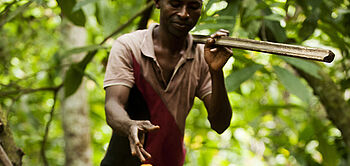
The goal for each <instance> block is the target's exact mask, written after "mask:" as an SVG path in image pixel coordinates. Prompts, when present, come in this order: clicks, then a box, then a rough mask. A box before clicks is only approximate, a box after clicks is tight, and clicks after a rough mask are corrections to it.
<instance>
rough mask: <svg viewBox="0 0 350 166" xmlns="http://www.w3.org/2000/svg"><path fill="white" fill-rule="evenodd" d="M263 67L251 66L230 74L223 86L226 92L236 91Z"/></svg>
mask: <svg viewBox="0 0 350 166" xmlns="http://www.w3.org/2000/svg"><path fill="white" fill-rule="evenodd" d="M262 67H263V65H259V64H253V65H251V66H249V67H246V68H243V69H241V70H239V71H236V72H233V73H231V74H230V75H229V76H227V78H226V79H225V84H226V88H227V91H228V92H232V91H234V90H236V89H237V88H238V87H239V86H240V85H241V84H242V83H243V82H244V81H246V80H248V79H249V78H250V77H252V76H253V75H254V73H255V72H256V71H257V70H259V69H261V68H262Z"/></svg>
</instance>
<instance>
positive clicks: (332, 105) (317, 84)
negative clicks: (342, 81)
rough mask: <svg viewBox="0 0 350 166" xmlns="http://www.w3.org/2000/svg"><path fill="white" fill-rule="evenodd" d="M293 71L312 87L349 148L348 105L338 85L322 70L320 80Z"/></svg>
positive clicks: (349, 106)
mask: <svg viewBox="0 0 350 166" xmlns="http://www.w3.org/2000/svg"><path fill="white" fill-rule="evenodd" d="M294 69H295V70H296V71H297V72H298V74H299V75H300V76H302V77H303V78H304V79H305V80H306V81H307V82H308V84H309V85H310V86H311V87H312V89H313V92H314V94H315V95H316V96H318V97H319V100H320V101H321V103H322V105H323V106H324V107H325V109H326V112H327V116H328V118H329V119H330V120H331V121H332V123H333V124H334V125H335V126H336V127H337V128H338V129H339V130H340V131H341V133H342V137H343V140H344V142H345V144H346V145H347V147H348V148H350V128H349V126H350V105H349V104H348V103H347V102H346V101H345V100H344V97H343V93H342V91H341V90H340V89H339V87H338V85H337V84H336V83H334V81H333V80H332V79H331V78H330V77H329V76H328V75H327V74H326V73H325V72H324V71H322V70H320V71H319V75H320V76H321V78H322V79H317V78H315V77H313V76H311V75H309V74H307V73H305V72H304V71H302V70H300V69H298V68H296V67H294Z"/></svg>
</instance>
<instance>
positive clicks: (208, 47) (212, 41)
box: [204, 38, 215, 49]
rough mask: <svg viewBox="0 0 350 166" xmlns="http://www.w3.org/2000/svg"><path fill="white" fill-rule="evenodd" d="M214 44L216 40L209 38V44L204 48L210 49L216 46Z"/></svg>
mask: <svg viewBox="0 0 350 166" xmlns="http://www.w3.org/2000/svg"><path fill="white" fill-rule="evenodd" d="M214 43H215V39H214V38H208V39H207V42H206V43H205V45H204V48H205V49H210V48H211V47H213V46H214Z"/></svg>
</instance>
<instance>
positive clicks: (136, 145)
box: [105, 85, 159, 162]
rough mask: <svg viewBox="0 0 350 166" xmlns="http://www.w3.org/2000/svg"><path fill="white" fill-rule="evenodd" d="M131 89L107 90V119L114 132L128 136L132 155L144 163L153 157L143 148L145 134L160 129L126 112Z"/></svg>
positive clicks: (116, 88) (124, 87)
mask: <svg viewBox="0 0 350 166" xmlns="http://www.w3.org/2000/svg"><path fill="white" fill-rule="evenodd" d="M129 94H130V88H128V87H126V86H123V85H114V86H109V87H107V88H106V101H105V110H106V119H107V124H108V125H109V126H110V127H111V128H112V129H113V131H114V132H116V133H117V134H120V135H124V136H127V137H128V139H129V142H130V150H131V153H132V155H134V156H137V157H138V158H139V159H140V160H141V161H142V162H144V161H145V160H146V159H145V157H144V156H146V158H150V157H151V155H150V154H149V153H148V152H146V150H145V149H144V148H143V144H144V138H145V134H146V133H147V132H149V131H153V130H157V129H159V126H154V125H152V124H151V122H150V121H148V120H145V121H136V120H132V119H130V117H129V115H128V114H127V112H126V111H125V105H126V103H127V101H128V98H129Z"/></svg>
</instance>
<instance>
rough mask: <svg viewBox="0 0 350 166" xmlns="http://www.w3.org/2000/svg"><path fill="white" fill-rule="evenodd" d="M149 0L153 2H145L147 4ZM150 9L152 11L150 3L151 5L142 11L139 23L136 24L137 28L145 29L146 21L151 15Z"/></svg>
mask: <svg viewBox="0 0 350 166" xmlns="http://www.w3.org/2000/svg"><path fill="white" fill-rule="evenodd" d="M150 1H152V2H153V0H147V1H146V3H147V4H148V3H149V2H150ZM152 11H153V5H152V7H150V8H148V9H147V10H146V11H144V12H143V15H142V17H141V20H140V22H139V25H138V26H137V29H146V28H147V23H148V20H149V18H150V17H151V15H152Z"/></svg>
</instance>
